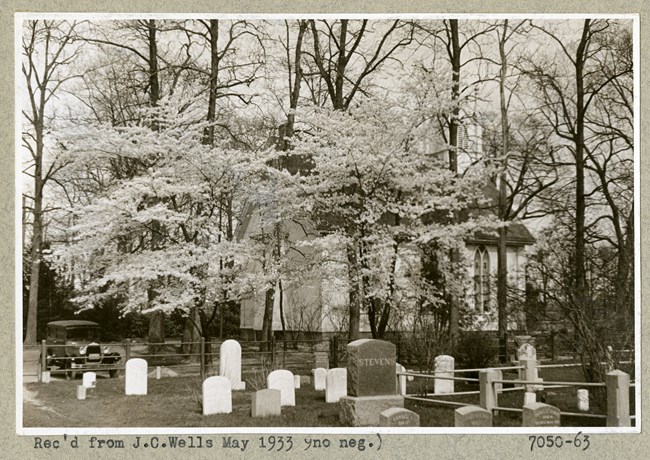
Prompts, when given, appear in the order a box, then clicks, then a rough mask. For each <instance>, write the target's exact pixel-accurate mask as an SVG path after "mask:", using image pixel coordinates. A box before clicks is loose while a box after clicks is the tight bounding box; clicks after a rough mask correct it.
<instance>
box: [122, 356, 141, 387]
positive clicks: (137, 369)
mask: <svg viewBox="0 0 650 460" xmlns="http://www.w3.org/2000/svg"><path fill="white" fill-rule="evenodd" d="M124 386H125V393H126V394H127V395H146V394H147V361H145V360H144V359H142V358H131V359H129V360H128V361H127V362H126V376H125V378H124Z"/></svg>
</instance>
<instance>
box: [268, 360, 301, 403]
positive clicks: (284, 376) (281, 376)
mask: <svg viewBox="0 0 650 460" xmlns="http://www.w3.org/2000/svg"><path fill="white" fill-rule="evenodd" d="M266 387H267V388H268V389H269V390H280V404H281V405H282V406H295V405H296V389H295V380H294V378H293V374H292V373H291V371H288V370H285V369H279V370H277V371H273V372H271V373H270V374H269V376H268V377H267V378H266Z"/></svg>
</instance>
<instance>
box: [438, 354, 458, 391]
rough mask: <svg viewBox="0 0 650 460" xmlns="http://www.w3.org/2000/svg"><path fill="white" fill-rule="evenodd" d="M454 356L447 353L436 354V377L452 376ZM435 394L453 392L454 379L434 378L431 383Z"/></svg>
mask: <svg viewBox="0 0 650 460" xmlns="http://www.w3.org/2000/svg"><path fill="white" fill-rule="evenodd" d="M453 371H454V357H453V356H449V355H441V356H436V359H435V375H436V377H453V376H454V372H453ZM433 388H434V390H433V391H434V392H435V393H436V394H444V393H453V392H454V381H453V380H447V379H444V380H443V379H435V381H434V384H433Z"/></svg>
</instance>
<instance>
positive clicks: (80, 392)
mask: <svg viewBox="0 0 650 460" xmlns="http://www.w3.org/2000/svg"><path fill="white" fill-rule="evenodd" d="M86 390H87V388H86V387H85V386H83V385H78V386H77V399H86Z"/></svg>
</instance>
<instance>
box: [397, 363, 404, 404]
mask: <svg viewBox="0 0 650 460" xmlns="http://www.w3.org/2000/svg"><path fill="white" fill-rule="evenodd" d="M395 372H406V368H405V367H404V366H402V365H401V364H400V363H395ZM397 393H398V394H401V395H402V396H406V376H405V375H398V376H397Z"/></svg>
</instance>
